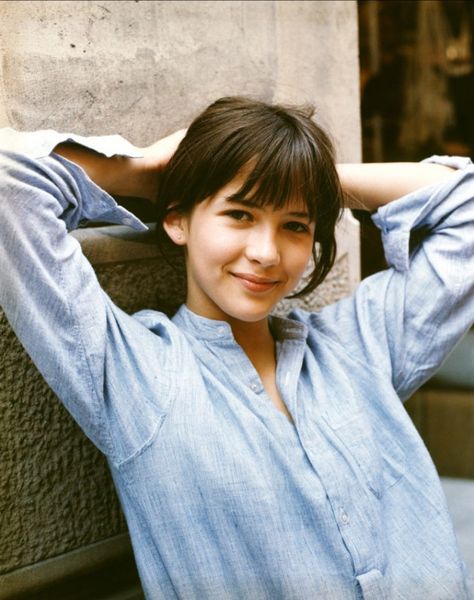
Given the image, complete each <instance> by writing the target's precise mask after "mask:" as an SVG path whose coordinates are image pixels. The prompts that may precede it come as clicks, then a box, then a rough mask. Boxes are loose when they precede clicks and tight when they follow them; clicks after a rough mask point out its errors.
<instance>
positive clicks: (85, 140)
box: [0, 127, 143, 158]
mask: <svg viewBox="0 0 474 600" xmlns="http://www.w3.org/2000/svg"><path fill="white" fill-rule="evenodd" d="M62 142H75V143H76V144H80V145H81V146H85V147H86V148H90V149H91V150H94V151H95V152H99V153H100V154H104V155H105V156H107V157H108V158H110V157H111V156H116V155H120V156H128V157H130V158H141V157H142V156H143V153H142V152H141V151H140V150H139V148H137V147H136V146H134V145H133V144H131V143H130V142H129V141H127V140H126V139H125V138H123V137H122V136H120V135H101V136H83V135H77V134H75V133H61V132H58V131H54V130H53V129H44V130H41V131H17V130H15V129H12V128H10V127H7V128H5V129H1V130H0V148H1V149H3V150H8V151H9V152H15V153H17V154H23V155H25V156H27V157H28V158H43V157H45V156H49V155H50V154H51V152H52V151H53V150H54V148H55V147H56V146H57V145H58V144H61V143H62Z"/></svg>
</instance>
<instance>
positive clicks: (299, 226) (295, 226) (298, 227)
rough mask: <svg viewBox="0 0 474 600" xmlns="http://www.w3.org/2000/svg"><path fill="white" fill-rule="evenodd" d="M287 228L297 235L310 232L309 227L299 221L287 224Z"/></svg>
mask: <svg viewBox="0 0 474 600" xmlns="http://www.w3.org/2000/svg"><path fill="white" fill-rule="evenodd" d="M285 228H286V229H289V230H290V231H294V232H295V233H306V232H307V231H309V227H308V225H306V224H305V223H300V222H299V221H290V222H289V223H286V224H285Z"/></svg>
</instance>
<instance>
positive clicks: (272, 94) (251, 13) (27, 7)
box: [0, 0, 360, 598]
mask: <svg viewBox="0 0 474 600" xmlns="http://www.w3.org/2000/svg"><path fill="white" fill-rule="evenodd" d="M0 20H1V24H2V25H1V28H0V58H1V60H0V65H1V66H0V126H11V127H14V128H17V129H38V128H41V129H43V128H54V129H59V130H63V131H74V132H77V133H82V134H106V133H117V132H118V133H121V134H122V135H124V136H126V137H127V138H129V139H130V140H131V141H132V142H134V143H136V144H137V145H145V144H147V143H150V142H152V141H153V140H154V139H156V138H158V137H160V136H162V135H164V134H167V133H169V132H171V131H173V130H175V129H177V128H179V127H182V126H184V125H186V124H187V123H188V122H189V119H190V118H192V117H193V116H194V115H195V114H196V113H197V112H198V111H200V110H201V109H202V108H203V107H205V106H206V105H207V104H208V103H209V102H211V101H213V100H214V99H216V98H217V97H220V96H222V95H229V94H246V95H254V96H257V97H259V98H262V99H265V100H267V101H284V102H289V101H291V102H299V103H302V102H311V103H314V104H315V105H316V107H317V115H318V119H320V121H321V122H322V123H323V124H324V125H326V126H328V127H329V128H330V130H331V132H332V134H333V138H334V140H335V143H336V147H337V152H338V158H339V160H346V161H358V160H359V159H360V126H359V96H358V94H359V84H358V50H357V9H356V4H355V2H307V1H305V2H298V1H291V2H273V1H260V0H258V1H255V2H254V1H243V2H233V1H223V2H205V1H199V2H185V1H178V2H174V1H168V2H153V1H147V2H134V1H120V2H117V1H112V2H110V1H104V2H96V1H91V2H77V1H74V2H67V1H62V0H61V1H59V2H47V1H45V2H0ZM357 235H358V234H357V227H356V226H355V224H354V223H352V222H351V221H350V220H349V221H348V222H346V224H345V226H344V228H341V229H340V230H339V239H340V242H341V244H340V252H339V258H338V262H337V264H336V266H335V269H334V271H333V273H332V275H331V276H330V277H329V279H328V281H327V283H326V284H325V285H324V286H323V287H322V288H321V289H320V290H319V291H318V292H317V294H315V295H313V296H312V297H311V298H310V301H309V302H310V304H309V306H310V307H317V306H319V305H321V304H324V303H327V302H330V301H332V300H335V299H337V298H339V297H341V296H343V295H346V294H348V293H349V292H350V290H351V289H352V288H353V286H354V284H355V283H356V282H357V280H358V277H359V268H358V260H359V254H358V237H357ZM78 236H79V237H80V238H81V239H82V243H83V246H84V249H85V251H86V253H88V255H89V256H90V258H91V260H92V262H93V263H94V266H95V268H96V270H97V272H98V275H99V277H100V278H101V281H102V282H103V285H104V287H105V288H106V289H107V291H108V292H109V293H110V294H111V295H112V297H113V298H114V299H115V300H116V301H117V303H119V304H120V305H121V306H123V307H124V308H125V309H126V310H129V311H133V310H137V309H138V308H141V307H144V306H148V307H154V306H158V303H157V297H158V296H160V297H165V299H166V298H167V299H170V298H171V299H173V300H176V298H177V297H182V293H183V288H182V283H183V282H182V276H181V275H180V274H179V273H178V274H176V273H175V272H174V271H172V270H170V269H169V267H167V266H166V264H163V262H162V261H161V260H160V258H159V257H158V255H157V253H156V250H155V249H154V247H153V245H152V243H151V240H149V239H148V238H147V237H146V236H140V235H139V236H136V235H135V234H129V233H126V231H125V230H124V229H123V228H112V229H100V230H94V231H89V232H84V231H82V232H80V233H79V234H78ZM306 305H307V306H308V304H306ZM0 414H1V415H2V416H1V420H0V460H1V465H0V519H1V522H0V525H1V527H0V548H1V550H0V554H1V556H2V558H1V560H0V598H9V597H12V595H13V593H14V591H15V590H17V589H23V590H26V589H30V590H36V587H35V586H40V585H45V586H47V585H49V583H48V581H47V580H48V577H49V578H50V579H54V578H56V577H57V576H58V573H59V572H62V573H63V575H64V573H65V572H66V571H68V572H71V573H73V572H74V569H76V571H77V570H78V567H77V565H79V564H81V560H82V564H85V563H87V564H88V565H89V567H87V568H91V569H93V566H92V567H90V565H91V564H93V563H94V560H96V557H97V555H98V554H97V552H99V550H97V548H99V547H100V548H101V549H102V550H101V551H100V552H102V553H104V552H105V553H107V552H109V554H110V552H111V550H110V548H111V547H112V546H111V545H107V544H105V542H104V540H114V539H117V540H119V539H120V540H122V538H120V535H121V534H123V532H124V531H125V524H124V521H123V518H122V515H121V511H120V508H119V506H118V503H117V500H116V497H115V494H114V492H113V489H112V484H111V482H110V479H109V477H108V475H107V468H106V464H105V461H104V460H103V459H102V458H101V457H100V455H99V454H98V452H97V451H96V450H95V449H94V448H93V447H92V446H91V445H90V443H89V442H88V440H87V439H86V438H85V437H84V436H83V434H82V433H81V432H80V431H79V430H78V428H77V427H76V425H75V424H74V423H73V422H72V421H71V419H70V418H69V416H68V415H67V414H66V413H65V411H64V410H63V409H62V407H61V406H60V404H59V402H58V401H57V400H56V398H55V397H54V396H53V394H52V393H51V392H50V391H49V390H48V389H47V387H46V385H45V384H44V383H43V381H42V379H41V377H40V376H39V374H38V373H37V372H36V369H35V368H34V366H33V365H32V364H31V363H30V361H29V359H28V358H27V357H26V356H25V355H24V353H23V351H22V349H21V347H20V345H19V343H18V341H17V340H16V339H15V336H14V335H13V334H12V332H11V330H10V329H9V327H8V324H7V323H6V322H5V320H4V318H2V319H1V320H0ZM116 536H119V537H116ZM122 541H123V540H122ZM107 543H108V542H107ZM120 543H122V542H120ZM104 544H105V545H104ZM104 548H105V550H104ZM91 549H92V550H93V551H92V550H91ZM94 549H95V550H94ZM72 551H76V553H75V554H71V552H72ZM100 552H99V554H100ZM112 554H113V553H112ZM81 556H82V559H81ZM85 556H87V557H88V558H87V559H84V557H85ZM71 557H73V558H71ZM91 557H92V558H91ZM94 557H95V558H94ZM47 559H50V560H51V561H52V562H44V561H46V560H47ZM101 560H102V559H101ZM58 561H59V562H58ZM61 561H62V562H61ZM84 561H85V563H84ZM87 561H89V562H87ZM27 565H30V567H27ZM31 565H33V566H32V567H31ZM58 565H59V566H58ZM86 570H87V569H86ZM45 582H46V583H45ZM50 597H53V596H52V595H51V596H50Z"/></svg>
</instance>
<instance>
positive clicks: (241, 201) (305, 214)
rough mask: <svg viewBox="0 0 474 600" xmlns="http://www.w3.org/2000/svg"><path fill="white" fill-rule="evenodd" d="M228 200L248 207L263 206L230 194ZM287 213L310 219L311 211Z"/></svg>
mask: <svg viewBox="0 0 474 600" xmlns="http://www.w3.org/2000/svg"><path fill="white" fill-rule="evenodd" d="M226 201H227V202H234V203H235V204H241V205H242V206H247V207H248V208H262V205H261V204H259V203H258V202H255V201H253V200H246V199H245V198H234V197H233V196H228V197H227V198H226ZM287 215H289V216H291V217H298V218H300V219H309V213H308V212H307V211H290V212H288V213H287Z"/></svg>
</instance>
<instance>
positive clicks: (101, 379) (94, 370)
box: [0, 136, 166, 460]
mask: <svg viewBox="0 0 474 600" xmlns="http://www.w3.org/2000/svg"><path fill="white" fill-rule="evenodd" d="M0 140H1V136H0ZM84 220H94V221H101V220H102V221H107V222H115V223H121V224H125V225H129V226H130V225H131V226H133V227H135V228H136V229H145V226H144V225H142V224H141V223H140V221H138V219H136V218H135V217H134V216H133V215H132V214H130V213H129V212H128V211H126V210H125V209H123V208H121V207H118V206H117V204H116V203H115V201H114V200H113V198H112V197H111V196H110V195H109V194H107V193H106V192H105V191H104V190H103V189H101V188H100V187H98V186H97V185H95V184H94V183H93V182H92V181H91V180H90V179H89V178H88V177H87V176H86V175H85V173H84V171H83V170H82V168H80V167H79V166H77V165H76V164H74V163H72V162H70V161H69V160H66V159H65V158H63V157H61V156H58V155H56V154H52V155H50V156H44V157H42V158H39V159H35V158H31V157H30V156H28V155H27V154H21V153H17V152H16V153H12V152H9V151H4V152H1V153H0V306H1V307H2V308H3V310H4V312H5V314H6V316H7V319H8V321H9V323H10V325H11V326H12V328H13V330H14V331H15V333H16V335H17V336H18V338H19V339H20V341H21V342H22V344H23V346H24V347H25V349H26V351H27V352H28V354H29V355H30V356H31V358H32V359H33V361H34V363H35V364H36V366H37V367H38V369H39V370H40V372H41V373H42V375H43V377H44V378H45V380H46V381H47V383H48V384H49V386H50V387H51V388H52V389H53V390H54V391H55V393H56V394H57V395H58V396H59V397H60V399H61V400H62V401H63V402H64V404H65V405H66V407H67V408H68V410H69V411H70V412H71V413H72V415H73V416H74V418H75V419H76V421H77V422H78V423H79V424H80V426H81V427H82V429H83V430H84V431H85V433H86V434H87V435H88V436H89V437H90V438H91V439H92V440H93V441H94V443H95V444H96V445H97V446H98V447H99V448H100V449H101V450H102V451H103V452H105V453H106V454H108V455H109V456H112V458H116V459H117V460H120V457H123V456H126V455H127V453H129V452H131V451H133V448H134V447H138V446H140V444H141V443H142V442H143V440H144V439H145V438H146V437H147V436H148V435H149V432H148V431H144V430H143V431H142V430H140V431H135V430H134V429H133V428H132V427H128V429H129V430H130V431H132V430H133V432H134V434H136V438H135V439H133V440H130V444H129V446H127V447H123V448H120V449H118V450H117V448H116V447H115V445H114V444H115V443H114V441H113V439H112V437H113V436H112V434H111V423H115V425H114V426H117V427H118V426H119V425H120V423H121V422H122V420H123V421H124V422H126V420H127V418H128V417H125V416H124V414H125V413H126V412H127V411H130V412H131V410H132V408H130V407H129V406H128V404H130V402H129V399H130V396H131V395H132V396H135V397H136V398H137V399H140V401H141V402H143V401H146V400H147V398H145V395H144V393H143V389H140V390H138V389H137V390H135V389H134V386H135V387H136V386H137V385H138V383H136V384H134V383H133V382H132V381H131V379H132V378H129V379H127V369H129V368H131V365H133V364H134V363H135V359H134V355H135V353H136V354H137V355H138V354H139V352H141V349H142V348H146V347H147V345H148V346H149V347H150V348H151V349H152V351H150V352H148V353H143V354H144V355H145V358H144V359H143V361H141V362H140V364H135V366H134V374H135V378H136V381H137V382H142V383H143V385H145V384H146V383H147V382H146V377H147V371H148V369H149V365H148V362H147V361H148V360H150V361H155V362H154V365H156V362H157V357H156V356H154V355H153V352H155V350H156V351H157V352H159V351H161V346H160V339H159V338H158V337H157V336H155V335H154V334H152V333H151V332H150V331H149V330H148V329H146V328H145V327H143V325H141V324H140V323H139V322H138V321H136V320H135V319H133V318H132V317H130V316H128V315H126V314H125V313H123V312H122V311H121V310H120V309H119V308H117V307H116V306H115V305H114V304H113V303H112V302H111V300H110V299H109V298H108V296H107V295H106V294H105V292H104V291H103V290H102V289H101V287H100V285H99V283H98V281H97V278H96V276H95V273H94V271H93V269H92V267H91V265H90V264H89V262H88V261H87V260H86V258H85V257H84V256H83V254H82V252H81V248H80V245H79V244H78V242H77V240H75V239H74V238H73V237H72V236H70V235H68V231H70V230H73V229H75V228H77V227H78V225H79V224H80V223H81V222H82V221H84ZM148 356H149V359H148ZM160 356H161V354H160ZM135 358H136V357H135ZM165 362H166V360H165V359H164V358H163V357H162V360H161V364H163V363H165ZM140 370H142V371H143V373H142V372H141V371H140ZM155 377H156V376H155ZM156 384H157V385H156V388H157V390H159V388H160V386H159V381H156ZM122 387H123V388H124V389H121V388H122ZM126 401H127V402H126ZM120 402H122V404H120ZM127 403H128V404H127ZM161 406H162V405H161ZM155 407H157V410H160V403H159V402H154V403H153V410H155ZM136 409H137V407H136V406H135V407H134V410H136ZM140 409H141V410H142V412H146V410H147V407H144V406H141V407H140ZM119 411H121V416H120V417H119V416H118V412H119ZM149 421H150V423H151V421H152V419H151V418H150V420H149ZM144 422H145V421H144ZM119 438H120V436H118V437H117V439H119ZM114 454H115V456H114Z"/></svg>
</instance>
